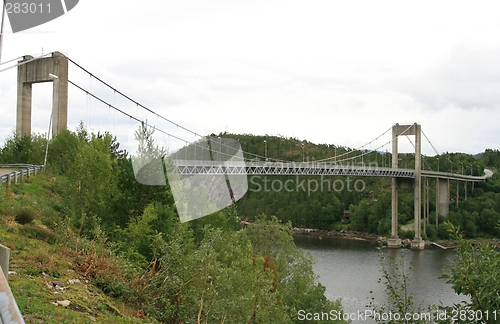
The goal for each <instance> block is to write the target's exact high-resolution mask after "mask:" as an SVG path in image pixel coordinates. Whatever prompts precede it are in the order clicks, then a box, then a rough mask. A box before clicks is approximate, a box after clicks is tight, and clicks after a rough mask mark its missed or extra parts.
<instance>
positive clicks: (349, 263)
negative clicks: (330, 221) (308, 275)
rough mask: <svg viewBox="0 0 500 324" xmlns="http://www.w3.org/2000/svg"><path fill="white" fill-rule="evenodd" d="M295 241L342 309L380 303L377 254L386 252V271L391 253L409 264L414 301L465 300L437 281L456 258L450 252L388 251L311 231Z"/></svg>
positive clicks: (382, 297)
mask: <svg viewBox="0 0 500 324" xmlns="http://www.w3.org/2000/svg"><path fill="white" fill-rule="evenodd" d="M295 243H296V245H297V246H298V247H300V248H302V249H303V250H305V251H306V252H309V253H311V255H312V256H313V257H314V258H315V259H316V263H315V264H314V266H313V269H314V272H315V273H316V274H317V275H319V277H320V279H319V281H320V282H321V284H323V285H324V286H325V287H326V296H327V297H328V298H330V299H337V298H341V299H342V304H343V306H344V309H345V311H348V312H356V311H358V310H359V311H364V310H365V309H366V306H367V305H368V304H369V302H370V300H371V298H372V297H373V298H375V301H376V302H379V303H385V302H386V301H387V296H386V293H385V291H384V289H385V286H384V285H383V284H382V283H380V284H379V283H378V279H379V278H380V277H381V276H382V272H381V255H383V256H385V261H384V262H385V264H386V265H387V266H388V267H387V269H388V271H389V272H390V273H391V271H393V269H392V270H391V268H390V267H389V266H390V264H391V263H390V259H391V258H390V257H392V258H394V260H395V261H398V260H401V258H402V257H404V268H405V271H408V270H409V269H410V267H411V271H410V282H409V292H410V293H412V294H413V295H414V297H415V304H416V305H419V304H422V305H423V306H425V307H427V305H430V304H438V305H439V304H443V305H453V304H455V303H459V302H460V301H462V300H466V297H465V296H459V295H457V294H456V293H455V292H454V290H453V289H452V287H451V285H449V284H447V283H446V280H445V279H439V276H441V275H442V274H443V270H444V268H445V267H447V266H450V265H451V261H450V260H452V259H454V258H455V257H456V253H455V252H454V251H453V250H442V249H427V250H423V251H412V250H406V249H387V248H379V246H378V245H377V244H376V243H372V242H366V241H360V240H347V239H343V238H332V237H323V238H322V239H321V240H320V239H319V238H318V236H316V235H297V236H296V237H295ZM370 291H372V292H373V293H372V294H370ZM319 311H320V310H319ZM366 323H368V322H366Z"/></svg>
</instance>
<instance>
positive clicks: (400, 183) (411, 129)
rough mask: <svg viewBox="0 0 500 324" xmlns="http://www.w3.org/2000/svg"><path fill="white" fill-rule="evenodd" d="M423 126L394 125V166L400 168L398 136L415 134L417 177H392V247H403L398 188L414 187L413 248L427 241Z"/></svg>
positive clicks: (421, 247) (421, 245) (418, 247)
mask: <svg viewBox="0 0 500 324" xmlns="http://www.w3.org/2000/svg"><path fill="white" fill-rule="evenodd" d="M421 134H422V131H421V127H420V125H419V124H417V123H415V124H413V125H399V124H395V125H394V126H392V168H394V169H397V168H398V137H399V136H400V135H415V178H414V179H413V183H410V182H409V181H408V180H406V179H401V178H392V225H391V237H390V239H389V242H388V243H387V246H388V247H390V248H399V247H401V239H400V238H399V235H398V188H410V187H411V185H413V188H414V218H415V237H414V239H413V241H412V242H411V248H412V249H415V250H421V249H423V248H424V246H425V242H424V240H423V239H422V236H421V200H420V199H421V197H420V195H421V190H422V182H421V179H422V149H421V146H422V140H421V137H422V136H421Z"/></svg>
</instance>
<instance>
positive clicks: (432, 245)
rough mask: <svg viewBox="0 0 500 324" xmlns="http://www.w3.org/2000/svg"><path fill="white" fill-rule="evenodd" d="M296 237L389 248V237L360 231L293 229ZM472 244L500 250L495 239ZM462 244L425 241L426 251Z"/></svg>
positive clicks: (404, 245) (406, 242) (407, 244)
mask: <svg viewBox="0 0 500 324" xmlns="http://www.w3.org/2000/svg"><path fill="white" fill-rule="evenodd" d="M293 232H294V235H316V236H318V239H319V240H322V239H323V237H340V238H345V239H349V240H360V241H369V242H373V243H378V244H380V245H381V246H387V242H388V240H389V238H388V237H385V236H380V235H377V234H373V233H366V232H360V231H351V230H331V231H328V230H321V229H314V228H298V227H294V228H293ZM469 242H470V243H471V244H480V243H488V244H490V245H493V246H495V247H496V248H498V249H500V240H499V239H496V238H493V239H471V240H469ZM459 244H460V242H459V241H456V240H442V241H437V242H432V241H425V248H426V249H454V248H457V247H458V246H459ZM401 247H402V248H410V247H411V240H410V239H404V240H401Z"/></svg>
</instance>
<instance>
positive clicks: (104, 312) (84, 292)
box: [0, 174, 150, 323]
mask: <svg viewBox="0 0 500 324" xmlns="http://www.w3.org/2000/svg"><path fill="white" fill-rule="evenodd" d="M56 185H57V180H56V179H55V178H53V177H49V176H46V175H43V174H42V175H37V176H36V177H34V178H32V179H30V180H28V181H27V183H24V184H19V185H17V186H12V187H11V188H10V189H6V188H5V185H4V186H3V187H2V190H1V192H0V219H1V222H0V243H1V244H3V245H5V246H7V247H9V248H10V249H11V252H10V269H9V270H10V271H14V272H15V274H11V275H10V276H9V284H10V287H11V290H12V292H13V294H14V297H15V298H16V301H17V304H18V306H19V308H20V310H21V313H22V314H23V317H24V319H25V321H26V322H27V323H96V322H97V323H137V322H141V323H144V322H150V321H148V320H147V319H143V316H141V315H143V313H142V311H141V310H140V309H139V308H138V307H133V306H132V305H130V304H129V305H127V304H126V303H125V302H123V301H120V300H119V299H113V298H111V297H109V296H107V295H106V294H104V293H103V291H102V290H101V289H99V288H98V287H97V286H96V285H95V284H94V282H95V281H96V278H98V275H96V274H98V272H97V271H96V268H98V267H97V265H99V268H100V269H108V270H109V273H110V274H116V275H120V273H119V271H118V270H117V269H116V267H117V264H116V262H115V263H114V264H113V260H112V258H109V259H108V258H105V257H102V255H103V254H106V253H109V251H104V250H103V249H101V248H99V247H98V246H97V244H95V245H94V246H93V247H94V250H93V251H92V252H89V246H92V242H90V243H89V242H88V241H87V242H86V243H85V244H84V241H83V240H82V239H81V238H78V237H77V236H76V235H73V236H72V235H70V234H67V235H64V234H61V231H60V230H58V231H57V232H56V231H54V230H53V229H51V228H49V227H48V226H50V225H51V224H54V226H50V227H53V228H56V227H57V226H56V225H55V223H54V222H56V221H57V220H58V219H60V218H58V217H57V216H56V215H57V214H58V212H57V209H58V208H57V206H58V204H60V200H59V197H58V196H57V194H55V193H54V191H55V190H54V186H56ZM25 208H28V209H31V210H32V211H33V212H34V214H35V220H34V222H33V223H32V224H26V225H21V224H18V223H17V222H15V220H14V218H15V215H16V214H17V213H18V212H19V211H20V210H21V209H25ZM47 225H48V226H47ZM60 228H61V226H59V229H60ZM80 240H81V241H80ZM79 242H81V245H80V247H79V246H78V243H79ZM83 246H85V248H84V247H83ZM99 256H101V257H99ZM113 271H114V272H113ZM75 279H77V281H76V282H74V280H75ZM70 280H71V281H70ZM55 281H57V282H60V283H62V284H63V285H64V289H57V288H54V285H53V282H55ZM70 282H71V283H70ZM65 300H69V301H70V304H69V306H66V307H65V306H61V305H57V306H56V305H55V304H54V303H57V302H58V301H65Z"/></svg>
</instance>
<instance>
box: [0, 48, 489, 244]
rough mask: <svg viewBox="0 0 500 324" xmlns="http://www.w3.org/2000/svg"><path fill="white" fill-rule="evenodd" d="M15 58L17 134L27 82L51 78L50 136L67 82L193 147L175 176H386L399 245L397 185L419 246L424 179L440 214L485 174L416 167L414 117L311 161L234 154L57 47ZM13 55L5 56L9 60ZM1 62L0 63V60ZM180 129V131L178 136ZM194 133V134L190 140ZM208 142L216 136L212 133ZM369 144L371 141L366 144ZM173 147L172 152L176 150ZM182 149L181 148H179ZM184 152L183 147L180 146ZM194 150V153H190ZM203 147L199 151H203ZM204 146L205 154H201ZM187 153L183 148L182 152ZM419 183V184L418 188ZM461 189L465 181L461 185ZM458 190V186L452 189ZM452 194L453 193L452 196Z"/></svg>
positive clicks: (60, 120) (62, 109) (27, 115)
mask: <svg viewBox="0 0 500 324" xmlns="http://www.w3.org/2000/svg"><path fill="white" fill-rule="evenodd" d="M19 59H20V60H19V61H18V62H17V63H16V64H14V65H13V66H11V67H7V68H3V69H0V72H2V71H4V70H6V69H9V68H14V67H17V69H18V102H17V120H16V130H17V134H19V135H23V134H30V133H31V87H32V84H33V83H39V82H52V83H53V98H54V99H53V102H52V104H53V107H52V114H51V124H52V136H55V135H57V133H58V132H60V131H61V130H64V129H66V128H67V118H68V87H69V85H71V86H73V87H74V88H75V89H77V90H79V91H81V92H83V93H84V94H85V95H86V96H87V97H88V98H89V99H90V98H91V99H92V100H94V101H97V102H98V103H100V104H101V105H104V106H105V107H107V108H108V109H109V110H114V111H115V112H117V113H119V114H122V115H123V116H125V117H127V118H128V119H130V120H133V121H135V122H137V123H140V124H142V125H147V126H150V127H152V128H153V129H154V130H155V131H157V132H159V133H161V134H163V135H165V136H168V138H169V139H172V140H176V141H178V142H180V143H184V147H188V146H189V147H191V151H194V156H192V154H191V155H190V156H189V158H187V156H186V158H179V155H182V154H173V155H172V156H171V160H170V162H171V164H172V166H173V167H174V168H175V172H176V173H177V174H179V175H181V176H189V175H301V176H302V175H304V176H318V175H326V176H371V177H388V178H391V179H392V233H391V238H390V240H389V247H400V246H401V240H400V238H399V236H398V189H400V188H414V224H415V238H414V239H413V241H412V248H414V249H423V248H424V241H423V239H422V236H421V228H422V200H423V201H424V206H426V208H423V212H424V215H423V216H424V217H423V218H424V223H425V221H426V218H427V219H428V215H429V210H428V205H429V204H428V200H429V194H428V187H429V179H434V181H435V183H436V214H437V215H443V216H446V215H447V214H448V211H449V203H450V181H457V185H458V182H459V181H463V182H465V183H467V182H471V183H475V182H479V181H484V180H485V179H486V176H473V175H472V174H471V175H466V174H457V173H452V172H440V171H432V170H423V169H422V153H421V142H422V135H423V136H424V138H425V139H426V140H427V141H428V143H429V144H430V145H431V146H432V148H433V149H434V151H435V153H436V154H437V155H439V153H438V152H437V150H436V149H435V148H434V145H432V143H431V141H430V140H429V138H428V137H427V136H426V135H425V133H424V132H423V131H422V129H421V125H419V124H417V123H414V124H408V125H399V124H395V125H393V126H391V127H390V128H389V129H387V130H386V131H385V132H383V133H382V134H381V135H380V136H378V137H376V138H375V139H373V140H371V141H369V142H368V143H366V144H365V145H363V146H361V147H359V148H357V149H355V150H352V151H348V152H344V153H342V154H339V155H335V156H332V157H330V158H327V159H322V160H317V161H312V162H296V161H283V160H276V159H272V158H269V157H268V156H267V153H266V156H261V155H258V154H255V153H250V152H242V153H243V154H240V155H235V154H234V148H227V147H225V145H223V144H222V142H220V143H219V145H218V146H217V145H212V146H210V145H206V144H203V142H204V140H200V139H205V138H206V137H205V136H203V135H200V134H199V133H197V132H195V131H192V130H190V129H188V128H187V127H184V126H182V125H180V124H177V123H175V122H173V121H172V120H170V119H168V118H166V117H164V116H162V115H160V114H158V113H156V112H155V111H153V110H152V109H150V108H148V107H146V106H145V105H142V104H141V103H139V102H138V101H135V100H133V99H132V98H130V97H129V96H127V95H125V94H124V93H122V92H120V91H119V90H117V89H116V88H113V87H112V86H111V85H109V84H108V83H106V82H105V81H103V80H102V79H100V78H98V77H97V76H95V75H94V74H92V73H91V72H89V71H88V70H86V69H85V68H83V67H82V66H81V65H79V64H77V63H76V62H74V61H73V60H71V59H70V58H69V57H67V56H66V55H63V54H61V53H59V52H53V53H47V54H45V55H42V56H39V57H34V56H30V55H27V56H23V57H21V58H19ZM12 61H14V60H11V61H8V62H5V63H9V62H12ZM3 64H4V63H3ZM69 64H71V65H72V67H74V68H76V69H78V70H79V71H80V72H82V73H84V74H87V75H88V76H89V78H90V79H91V80H95V81H94V82H96V81H97V83H99V84H101V85H102V86H103V87H105V88H108V89H109V90H110V91H111V92H112V93H113V100H110V99H105V98H103V97H102V95H101V94H100V93H99V92H98V91H96V90H93V89H92V88H91V87H90V86H89V87H85V86H82V85H80V84H78V83H77V82H74V81H72V80H71V79H69V72H68V71H69ZM117 95H118V96H120V97H121V98H122V99H124V100H126V101H128V102H129V103H130V104H131V105H132V106H134V107H135V108H136V110H137V111H138V110H139V109H141V110H143V111H145V112H146V113H148V114H149V116H154V117H155V118H156V119H157V120H161V121H162V122H164V123H166V124H168V125H170V126H172V127H173V128H175V130H176V132H173V131H168V130H165V129H164V128H163V127H159V126H156V125H150V124H148V122H147V120H146V119H145V118H140V117H139V114H138V113H137V114H134V113H133V112H131V111H130V110H127V109H125V108H122V107H120V106H119V105H117V104H116V96H117ZM181 134H185V135H186V136H182V135H181ZM387 134H390V137H389V140H387V141H385V142H384V141H382V142H383V143H382V144H381V145H376V144H375V145H374V143H378V141H379V140H380V139H381V138H384V136H388V135H387ZM408 136H414V137H415V141H414V142H411V141H410V142H411V143H412V146H413V147H414V149H415V152H414V153H415V167H414V168H413V169H407V168H399V160H398V139H399V138H401V137H407V138H408ZM188 138H189V139H188ZM193 138H194V139H193ZM196 139H198V140H196ZM212 142H215V143H216V142H217V140H216V139H212ZM372 145H373V146H374V147H373V148H372ZM388 145H391V146H392V151H391V153H392V155H391V156H392V166H391V167H379V166H377V165H373V164H371V165H370V164H369V165H364V164H363V163H362V164H361V165H355V163H353V161H357V160H358V159H363V157H364V156H365V155H367V154H370V153H371V152H378V151H379V150H381V149H382V148H384V147H386V146H388ZM181 151H182V149H179V151H178V152H181ZM185 151H186V150H185ZM186 152H187V151H186ZM196 152H202V153H198V158H196ZM203 152H205V153H203ZM206 152H209V153H210V154H206ZM186 155H187V153H186ZM422 184H424V190H422ZM465 188H466V190H465V192H466V193H465V195H467V186H465ZM457 194H458V191H457ZM457 199H458V197H457Z"/></svg>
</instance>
